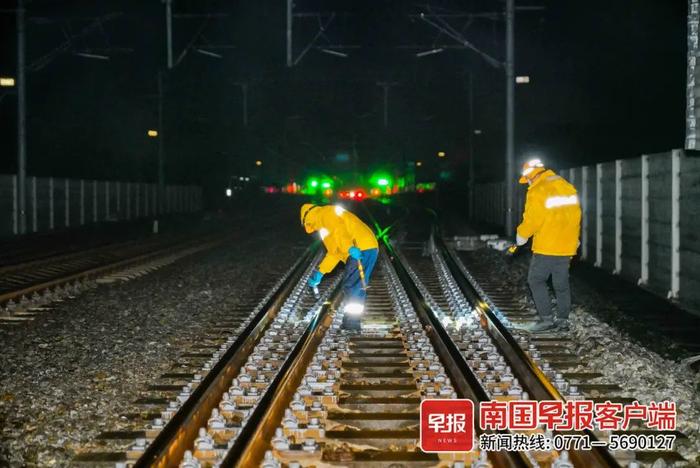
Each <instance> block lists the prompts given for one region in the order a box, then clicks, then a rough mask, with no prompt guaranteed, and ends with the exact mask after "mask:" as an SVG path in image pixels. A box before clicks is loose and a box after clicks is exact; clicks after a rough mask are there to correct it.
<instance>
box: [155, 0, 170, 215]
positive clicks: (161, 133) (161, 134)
mask: <svg viewBox="0 0 700 468" xmlns="http://www.w3.org/2000/svg"><path fill="white" fill-rule="evenodd" d="M162 2H163V3H164V4H165V43H166V63H167V67H168V71H170V70H171V69H172V68H173V0H162ZM165 75H166V72H164V71H163V70H159V71H158V212H159V213H163V212H164V211H165V136H166V133H167V132H166V131H165V128H163V126H164V121H165V118H164V116H163V107H164V106H165V103H164V101H165V83H164V81H165V78H166V76H165Z"/></svg>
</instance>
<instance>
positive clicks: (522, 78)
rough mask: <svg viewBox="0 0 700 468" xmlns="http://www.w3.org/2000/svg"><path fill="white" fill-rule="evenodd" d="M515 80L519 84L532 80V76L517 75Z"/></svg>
mask: <svg viewBox="0 0 700 468" xmlns="http://www.w3.org/2000/svg"><path fill="white" fill-rule="evenodd" d="M515 82H516V83H519V84H525V83H529V82H530V77H529V76H516V77H515Z"/></svg>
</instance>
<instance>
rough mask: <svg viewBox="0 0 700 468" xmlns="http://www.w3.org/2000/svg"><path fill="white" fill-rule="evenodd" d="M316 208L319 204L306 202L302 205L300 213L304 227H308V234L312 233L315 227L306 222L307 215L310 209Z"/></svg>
mask: <svg viewBox="0 0 700 468" xmlns="http://www.w3.org/2000/svg"><path fill="white" fill-rule="evenodd" d="M314 208H318V205H313V204H311V203H305V204H303V205H302V206H301V212H300V213H299V214H300V218H301V225H302V226H304V229H306V233H307V234H311V233H312V232H313V229H310V228H311V227H310V226H308V225H307V224H306V216H307V215H308V214H309V211H311V210H313V209H314Z"/></svg>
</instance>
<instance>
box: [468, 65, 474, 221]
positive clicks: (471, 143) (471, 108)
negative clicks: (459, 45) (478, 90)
mask: <svg viewBox="0 0 700 468" xmlns="http://www.w3.org/2000/svg"><path fill="white" fill-rule="evenodd" d="M474 180H475V176H474V75H473V74H472V72H469V219H473V218H474Z"/></svg>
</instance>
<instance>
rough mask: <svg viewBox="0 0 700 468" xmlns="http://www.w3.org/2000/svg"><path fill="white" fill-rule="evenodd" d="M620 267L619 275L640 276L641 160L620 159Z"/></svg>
mask: <svg viewBox="0 0 700 468" xmlns="http://www.w3.org/2000/svg"><path fill="white" fill-rule="evenodd" d="M621 182H622V203H621V204H622V213H621V216H622V220H621V221H622V223H621V224H622V233H621V237H622V252H621V257H622V269H621V270H620V272H619V273H620V275H621V276H623V277H624V278H626V279H628V280H630V281H633V282H636V281H637V280H638V279H639V278H640V277H641V262H642V258H641V252H642V202H641V201H642V161H641V158H635V159H626V160H624V161H622V180H621Z"/></svg>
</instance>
